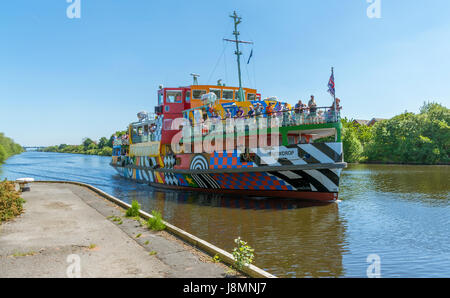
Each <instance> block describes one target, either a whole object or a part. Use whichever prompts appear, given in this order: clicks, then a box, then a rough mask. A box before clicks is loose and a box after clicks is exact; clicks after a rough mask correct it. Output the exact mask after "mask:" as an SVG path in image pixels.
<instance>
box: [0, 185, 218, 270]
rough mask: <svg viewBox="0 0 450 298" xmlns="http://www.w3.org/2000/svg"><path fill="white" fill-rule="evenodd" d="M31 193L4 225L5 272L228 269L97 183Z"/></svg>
mask: <svg viewBox="0 0 450 298" xmlns="http://www.w3.org/2000/svg"><path fill="white" fill-rule="evenodd" d="M23 198H24V199H25V200H26V203H25V205H24V206H25V211H24V213H23V214H22V215H20V216H19V217H17V218H16V219H14V220H12V221H9V222H6V223H3V224H1V225H0V277H73V276H81V277H193V278H194V277H225V275H226V272H227V267H226V266H225V265H223V264H221V263H214V262H212V259H211V257H210V256H208V255H206V254H204V253H202V252H200V251H198V250H196V249H195V248H193V247H191V246H189V245H187V244H185V243H184V242H182V241H181V240H179V239H178V238H175V237H174V236H172V235H170V234H169V233H167V232H164V231H162V232H153V231H150V230H148V229H147V228H146V227H144V226H141V224H140V223H139V222H138V221H136V220H134V219H130V218H126V217H125V216H124V210H123V209H121V208H119V207H117V206H116V205H115V204H113V203H111V202H109V201H107V200H106V199H104V198H102V197H100V196H98V195H97V194H96V193H94V192H92V191H91V190H89V189H86V188H83V187H80V186H76V185H70V184H53V183H52V184H41V183H39V184H37V183H36V184H33V185H32V187H31V191H30V192H24V193H23ZM78 269H79V270H78ZM78 272H79V273H80V274H79V275H78Z"/></svg>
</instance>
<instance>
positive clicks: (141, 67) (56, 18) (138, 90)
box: [0, 0, 450, 146]
mask: <svg viewBox="0 0 450 298" xmlns="http://www.w3.org/2000/svg"><path fill="white" fill-rule="evenodd" d="M380 1H381V18H369V17H368V16H367V8H368V7H369V5H370V3H368V2H367V1H366V0H345V1H342V0H314V1H312V0H290V1H288V0H277V1H265V0H227V1H223V0H220V1H219V0H190V1H187V0H186V1H184V0H183V1H182V0H164V1H153V0H133V1H130V0H128V1H125V0H80V3H81V6H80V7H81V18H73V19H69V18H68V17H67V15H66V9H67V7H68V6H69V5H70V3H67V2H66V0H39V1H38V0H33V1H32V0H28V1H25V0H14V1H3V2H2V8H1V10H0V132H4V133H5V134H6V135H7V136H10V137H12V138H13V139H14V140H15V141H16V142H18V143H20V144H22V145H44V146H46V145H54V144H60V143H67V144H79V143H81V140H82V138H83V137H90V138H92V139H98V138H100V137H101V136H110V135H111V134H112V133H113V132H114V131H116V130H122V129H124V128H125V127H126V126H127V124H128V123H129V122H131V121H135V120H136V119H137V118H136V113H137V112H139V111H142V110H147V111H149V112H150V111H153V107H154V105H155V104H156V91H157V88H158V85H160V84H163V85H164V86H180V85H188V84H190V83H191V77H190V76H189V74H190V73H192V72H195V73H198V74H200V75H201V77H200V80H199V81H200V83H201V84H202V83H212V84H215V83H216V82H217V79H219V78H221V79H223V81H224V82H225V83H226V84H227V85H236V84H237V71H236V63H235V56H234V55H233V52H234V49H233V45H232V44H228V45H226V43H225V42H223V40H222V39H223V38H232V35H231V34H232V31H233V21H232V19H231V18H229V14H231V13H232V12H233V10H236V11H237V12H238V14H240V15H241V16H242V17H243V23H242V24H241V25H240V31H241V39H243V40H249V41H253V42H254V46H253V47H252V46H248V45H246V46H244V49H243V52H244V59H243V60H245V61H243V69H242V74H243V79H244V85H246V86H249V87H256V88H258V90H259V91H260V92H261V93H262V96H263V97H267V96H278V98H279V99H281V100H284V101H287V102H290V103H294V102H296V101H297V100H298V99H300V98H301V99H304V100H308V98H309V96H310V95H311V94H314V95H315V96H316V100H317V102H318V104H319V105H331V102H332V99H331V97H330V95H329V94H328V93H327V92H326V90H327V83H328V79H329V76H330V68H331V66H334V67H335V80H336V93H337V96H338V97H340V98H341V103H342V105H343V116H347V117H349V118H354V119H371V118H373V117H379V118H389V117H392V116H394V115H396V114H399V113H401V112H404V111H405V110H408V111H412V112H418V110H419V108H420V106H421V105H422V103H423V102H424V101H428V100H433V101H437V102H440V103H442V104H445V105H446V106H449V105H450V85H449V77H450V56H449V53H450V18H449V14H450V1H448V0H429V1H419V0H380ZM224 48H225V49H224ZM252 48H253V52H254V54H253V58H252V60H251V62H250V64H248V65H247V64H246V63H247V61H246V60H247V57H248V55H249V53H250V50H251V49H252ZM222 53H224V55H222ZM214 70H215V71H214Z"/></svg>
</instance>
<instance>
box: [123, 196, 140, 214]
mask: <svg viewBox="0 0 450 298" xmlns="http://www.w3.org/2000/svg"><path fill="white" fill-rule="evenodd" d="M139 209H141V205H139V203H138V201H136V200H133V201H132V202H131V207H130V208H128V210H127V212H126V213H125V216H126V217H136V216H139Z"/></svg>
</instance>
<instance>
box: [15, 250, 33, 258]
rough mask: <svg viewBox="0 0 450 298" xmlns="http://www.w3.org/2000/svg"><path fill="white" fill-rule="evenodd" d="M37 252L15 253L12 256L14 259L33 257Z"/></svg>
mask: <svg viewBox="0 0 450 298" xmlns="http://www.w3.org/2000/svg"><path fill="white" fill-rule="evenodd" d="M35 254H36V252H34V251H29V252H15V253H14V254H13V255H12V256H13V257H26V256H33V255H35Z"/></svg>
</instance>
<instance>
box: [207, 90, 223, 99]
mask: <svg viewBox="0 0 450 298" xmlns="http://www.w3.org/2000/svg"><path fill="white" fill-rule="evenodd" d="M220 91H221V90H220V89H209V92H212V93H214V94H215V95H216V96H217V99H220V98H222V97H221V94H220V93H221V92H220Z"/></svg>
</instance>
